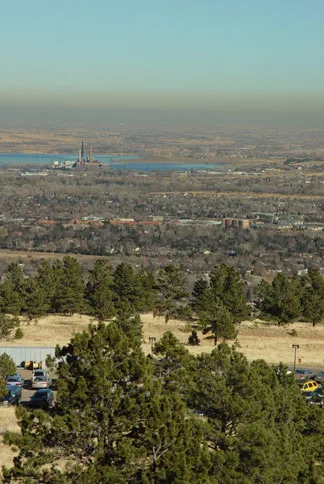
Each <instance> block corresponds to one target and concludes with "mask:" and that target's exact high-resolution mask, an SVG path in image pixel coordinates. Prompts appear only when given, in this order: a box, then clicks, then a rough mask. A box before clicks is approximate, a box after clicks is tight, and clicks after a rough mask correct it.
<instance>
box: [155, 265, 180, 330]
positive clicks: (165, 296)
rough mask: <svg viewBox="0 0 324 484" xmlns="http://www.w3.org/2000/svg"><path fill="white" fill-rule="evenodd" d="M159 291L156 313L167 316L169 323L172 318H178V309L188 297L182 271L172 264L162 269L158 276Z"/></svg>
mask: <svg viewBox="0 0 324 484" xmlns="http://www.w3.org/2000/svg"><path fill="white" fill-rule="evenodd" d="M157 291H158V299H157V303H156V308H155V313H157V314H165V316H166V322H167V321H168V319H169V318H170V317H171V316H174V317H176V316H177V309H178V308H179V307H181V304H183V302H184V299H185V298H186V296H187V293H186V291H185V279H184V275H183V273H182V271H181V269H180V268H179V267H176V266H174V265H172V264H169V265H167V266H165V267H163V268H162V269H160V271H159V273H158V276H157Z"/></svg>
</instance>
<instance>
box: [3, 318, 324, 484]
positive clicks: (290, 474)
mask: <svg viewBox="0 0 324 484" xmlns="http://www.w3.org/2000/svg"><path fill="white" fill-rule="evenodd" d="M136 327H137V329H140V319H139V318H138V317H137V316H135V317H134V318H130V319H127V320H126V319H124V320H123V319H121V318H118V319H117V321H116V323H115V322H113V323H110V324H109V325H105V324H103V323H99V324H98V325H97V326H90V327H89V329H88V331H85V332H83V333H80V334H76V335H75V336H74V337H73V338H72V340H71V343H70V344H69V345H67V346H66V347H63V348H57V350H56V357H57V358H59V359H62V358H63V360H62V361H61V362H60V364H59V365H57V370H56V371H57V376H58V393H57V403H56V406H55V408H54V409H53V410H51V411H47V412H45V411H42V410H37V411H34V412H31V411H27V410H26V409H24V408H19V409H17V417H18V421H19V424H20V426H21V428H22V433H21V434H19V433H7V435H6V436H5V442H6V443H7V444H9V445H12V446H15V447H16V448H17V449H18V450H19V453H18V456H17V457H16V458H15V462H14V467H13V468H12V469H6V468H4V470H3V474H4V482H5V483H10V482H28V483H35V484H36V483H39V482H43V483H47V484H50V483H64V484H68V483H70V482H78V483H82V484H87V483H89V482H91V483H93V484H99V483H103V482H104V483H111V484H115V483H117V484H118V483H120V484H122V483H125V482H130V483H131V482H134V483H135V482H139V483H158V484H167V483H171V482H174V483H182V484H185V483H188V482H193V483H197V484H198V483H199V484H200V483H202V484H218V483H220V482H221V483H226V484H231V483H233V482H238V483H242V484H243V483H250V482H260V483H261V482H264V483H267V484H268V483H269V484H270V483H273V482H287V483H288V482H320V478H321V477H323V476H324V452H323V448H324V414H323V411H322V409H321V408H317V407H316V408H314V407H311V406H309V405H307V403H306V402H305V400H304V398H303V397H302V396H301V394H300V390H299V389H298V386H297V385H296V383H295V381H294V378H293V376H291V375H287V371H286V368H285V367H283V366H282V365H281V366H280V367H279V368H278V369H276V368H272V367H269V366H268V365H267V364H266V363H265V362H264V361H263V360H258V361H255V362H253V363H251V364H250V363H248V361H247V359H246V358H245V357H244V356H243V355H242V354H240V353H239V352H237V351H236V350H235V349H234V348H230V347H229V346H227V345H226V344H221V345H218V346H217V347H215V349H214V350H213V351H212V353H211V354H209V355H207V354H202V355H200V356H198V357H194V356H192V355H191V354H190V353H189V352H188V351H187V350H186V349H185V348H184V347H183V345H181V344H180V343H179V341H177V339H176V338H175V337H174V335H173V334H172V333H171V332H167V333H165V334H164V335H163V337H162V338H161V339H160V341H158V342H157V343H156V345H155V348H154V357H153V358H152V357H150V358H149V357H146V356H144V354H143V352H142V350H141V347H140V339H139V338H138V336H135V335H134V332H133V331H134V329H135V328H136ZM52 363H53V364H55V363H54V361H52ZM62 461H64V462H67V463H68V464H67V465H66V467H65V468H64V467H62V466H60V467H59V466H58V465H57V464H59V463H61V462H62Z"/></svg>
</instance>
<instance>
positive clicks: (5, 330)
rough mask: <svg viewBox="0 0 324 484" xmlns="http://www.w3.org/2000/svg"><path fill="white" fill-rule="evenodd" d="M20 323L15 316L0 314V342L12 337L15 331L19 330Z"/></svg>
mask: <svg viewBox="0 0 324 484" xmlns="http://www.w3.org/2000/svg"><path fill="white" fill-rule="evenodd" d="M19 325H20V321H19V318H18V317H17V316H14V317H12V316H8V315H7V314H5V313H0V341H1V340H3V339H9V338H10V337H12V335H13V332H14V330H15V329H17V328H19Z"/></svg>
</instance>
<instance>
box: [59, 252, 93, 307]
mask: <svg viewBox="0 0 324 484" xmlns="http://www.w3.org/2000/svg"><path fill="white" fill-rule="evenodd" d="M61 267H62V268H61ZM58 270H59V271H60V273H59V277H58V283H57V288H56V294H55V296H54V305H55V310H56V312H58V313H64V314H73V313H82V311H83V310H84V309H85V301H84V281H83V278H82V272H81V267H80V264H79V263H78V261H77V260H76V259H74V258H73V257H69V256H67V257H64V259H63V265H62V266H58Z"/></svg>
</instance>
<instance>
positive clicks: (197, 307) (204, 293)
mask: <svg viewBox="0 0 324 484" xmlns="http://www.w3.org/2000/svg"><path fill="white" fill-rule="evenodd" d="M211 301H212V295H211V291H210V288H209V284H208V282H207V281H206V280H205V279H198V280H197V281H196V282H195V284H194V287H193V290H192V294H191V298H190V306H191V307H192V309H193V310H194V311H195V312H196V313H200V312H201V311H205V310H206V309H207V307H208V305H209V304H210V302H211Z"/></svg>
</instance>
